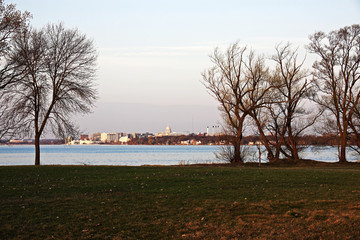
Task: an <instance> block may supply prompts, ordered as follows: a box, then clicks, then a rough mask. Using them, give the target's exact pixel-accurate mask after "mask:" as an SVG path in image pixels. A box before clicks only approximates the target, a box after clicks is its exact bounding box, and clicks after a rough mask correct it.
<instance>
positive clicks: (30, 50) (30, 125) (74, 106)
mask: <svg viewBox="0 0 360 240" xmlns="http://www.w3.org/2000/svg"><path fill="white" fill-rule="evenodd" d="M11 57H12V61H14V62H16V63H17V64H18V65H19V66H21V68H19V69H17V70H18V72H19V73H21V75H22V76H21V81H19V82H18V83H17V84H16V85H15V86H13V87H12V88H11V89H9V90H7V91H6V93H5V97H6V100H7V101H9V102H11V103H12V108H11V109H10V111H9V113H10V114H11V116H17V117H20V118H21V119H22V123H23V125H22V133H23V134H25V135H30V136H34V137H35V150H36V151H35V152H36V154H35V165H39V164H40V137H41V135H42V134H43V133H44V132H46V131H51V132H52V133H53V134H55V135H56V136H60V137H64V136H66V135H69V134H72V133H73V132H74V131H76V128H75V127H74V124H73V123H72V122H71V120H70V119H71V115H72V114H74V113H88V112H89V111H90V108H91V106H92V105H93V102H94V101H95V99H96V95H97V94H96V89H95V86H94V76H95V67H96V58H97V53H96V51H95V49H94V46H93V42H92V41H90V40H88V39H87V38H86V36H85V35H83V34H80V33H79V31H78V30H77V29H65V28H64V26H63V24H58V25H53V24H49V25H47V26H46V27H44V28H42V29H41V30H24V31H23V32H22V33H21V34H19V35H18V36H17V38H16V39H15V44H14V51H13V53H12V56H11Z"/></svg>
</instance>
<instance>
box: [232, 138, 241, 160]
mask: <svg viewBox="0 0 360 240" xmlns="http://www.w3.org/2000/svg"><path fill="white" fill-rule="evenodd" d="M241 139H242V134H240V135H239V134H238V136H236V137H235V141H234V144H233V146H234V155H233V156H232V159H231V163H242V162H243V159H242V156H241V146H240V142H241Z"/></svg>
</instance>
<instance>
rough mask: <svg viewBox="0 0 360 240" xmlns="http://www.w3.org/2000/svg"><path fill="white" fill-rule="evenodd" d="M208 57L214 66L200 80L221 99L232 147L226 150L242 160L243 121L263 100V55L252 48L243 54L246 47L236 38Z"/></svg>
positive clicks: (265, 82)
mask: <svg viewBox="0 0 360 240" xmlns="http://www.w3.org/2000/svg"><path fill="white" fill-rule="evenodd" d="M210 59H211V61H212V62H213V63H214V66H213V67H212V68H210V69H208V70H207V71H205V72H204V73H203V74H202V76H203V83H204V85H205V87H206V88H207V89H208V90H209V91H210V93H211V94H212V95H213V96H214V98H215V99H216V100H217V101H218V102H219V103H220V107H219V109H220V111H221V112H222V114H223V119H224V123H225V129H228V130H229V131H228V132H227V134H231V135H232V136H233V141H232V145H233V150H232V151H227V152H228V153H230V155H231V157H230V159H229V160H230V162H231V163H241V162H244V159H243V154H242V153H241V146H240V144H241V140H242V138H243V133H244V121H245V119H246V117H247V116H248V115H249V114H250V113H251V112H252V111H253V110H254V109H256V108H259V107H260V106H262V105H263V104H265V103H266V99H267V96H268V94H269V89H270V88H269V84H268V75H269V71H268V69H267V68H266V67H265V64H264V58H263V57H256V56H255V54H254V52H253V51H250V52H249V53H248V54H246V47H240V46H239V44H238V42H236V43H234V44H231V45H230V46H229V48H228V49H227V50H226V51H225V52H224V53H222V52H221V51H220V50H219V49H218V48H216V49H215V51H214V53H213V55H212V56H210ZM227 155H229V154H227Z"/></svg>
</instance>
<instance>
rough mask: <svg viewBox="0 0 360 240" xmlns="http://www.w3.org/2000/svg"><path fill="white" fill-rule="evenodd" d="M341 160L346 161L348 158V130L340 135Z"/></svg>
mask: <svg viewBox="0 0 360 240" xmlns="http://www.w3.org/2000/svg"><path fill="white" fill-rule="evenodd" d="M339 162H341V163H345V162H347V160H346V132H343V133H342V134H341V135H340V154H339Z"/></svg>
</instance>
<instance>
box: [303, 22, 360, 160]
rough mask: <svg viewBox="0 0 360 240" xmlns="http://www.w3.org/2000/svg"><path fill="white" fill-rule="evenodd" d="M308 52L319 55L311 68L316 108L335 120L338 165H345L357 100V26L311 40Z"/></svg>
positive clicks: (359, 55) (359, 94) (319, 34)
mask: <svg viewBox="0 0 360 240" xmlns="http://www.w3.org/2000/svg"><path fill="white" fill-rule="evenodd" d="M310 41H311V42H310V44H309V45H308V48H309V50H310V51H311V52H312V53H315V54H317V55H318V57H319V60H318V61H316V62H315V63H314V65H313V68H314V77H315V79H316V88H317V91H318V93H319V94H318V95H317V97H316V98H315V100H316V101H317V103H318V104H320V105H321V106H322V107H324V108H325V109H326V110H327V111H329V112H330V113H331V114H332V116H333V117H334V119H335V122H336V126H337V132H338V134H339V137H340V148H339V162H346V161H347V160H346V146H347V140H348V137H349V130H350V126H349V123H351V121H352V118H353V115H354V111H355V108H356V106H357V105H358V103H359V98H360V91H359V90H360V89H359V83H360V81H359V80H360V68H359V63H360V25H358V24H355V25H352V26H347V27H344V28H341V29H339V30H336V31H332V32H330V33H328V34H325V33H323V32H316V33H315V34H313V35H311V36H310Z"/></svg>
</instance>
